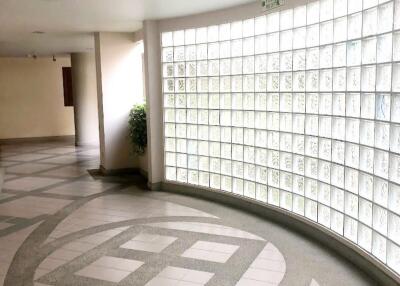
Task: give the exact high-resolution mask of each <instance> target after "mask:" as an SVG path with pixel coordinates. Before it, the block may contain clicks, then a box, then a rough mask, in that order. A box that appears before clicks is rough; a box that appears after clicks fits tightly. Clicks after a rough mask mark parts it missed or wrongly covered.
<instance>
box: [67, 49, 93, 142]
mask: <svg viewBox="0 0 400 286" xmlns="http://www.w3.org/2000/svg"><path fill="white" fill-rule="evenodd" d="M71 66H72V87H73V94H74V115H75V144H76V145H77V146H84V145H90V146H98V145H99V117H98V109H97V86H96V63H95V57H94V53H74V54H71Z"/></svg>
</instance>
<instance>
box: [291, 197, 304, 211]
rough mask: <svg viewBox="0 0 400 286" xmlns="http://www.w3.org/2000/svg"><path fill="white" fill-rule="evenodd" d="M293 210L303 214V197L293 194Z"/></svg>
mask: <svg viewBox="0 0 400 286" xmlns="http://www.w3.org/2000/svg"><path fill="white" fill-rule="evenodd" d="M293 212H295V213H297V214H299V215H304V197H302V196H297V195H293Z"/></svg>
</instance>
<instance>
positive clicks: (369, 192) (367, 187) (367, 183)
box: [359, 173, 374, 200]
mask: <svg viewBox="0 0 400 286" xmlns="http://www.w3.org/2000/svg"><path fill="white" fill-rule="evenodd" d="M359 187H360V188H359V194H360V196H362V197H363V198H366V199H368V200H372V197H373V189H374V178H373V176H371V175H368V174H365V173H360V180H359Z"/></svg>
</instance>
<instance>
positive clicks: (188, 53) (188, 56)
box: [185, 45, 197, 61]
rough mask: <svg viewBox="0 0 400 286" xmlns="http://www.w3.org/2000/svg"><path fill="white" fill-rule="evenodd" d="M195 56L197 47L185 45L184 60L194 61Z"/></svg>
mask: <svg viewBox="0 0 400 286" xmlns="http://www.w3.org/2000/svg"><path fill="white" fill-rule="evenodd" d="M196 58H197V49H196V46H195V45H192V46H186V47H185V60H186V61H195V60H196Z"/></svg>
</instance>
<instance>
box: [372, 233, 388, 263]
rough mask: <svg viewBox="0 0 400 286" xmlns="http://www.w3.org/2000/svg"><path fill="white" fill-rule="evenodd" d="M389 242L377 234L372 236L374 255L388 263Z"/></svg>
mask: <svg viewBox="0 0 400 286" xmlns="http://www.w3.org/2000/svg"><path fill="white" fill-rule="evenodd" d="M386 248H387V240H386V238H385V237H383V236H382V235H380V234H378V233H377V232H375V231H374V232H373V234H372V254H373V255H375V256H376V257H377V258H378V259H379V260H381V261H383V262H386Z"/></svg>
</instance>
